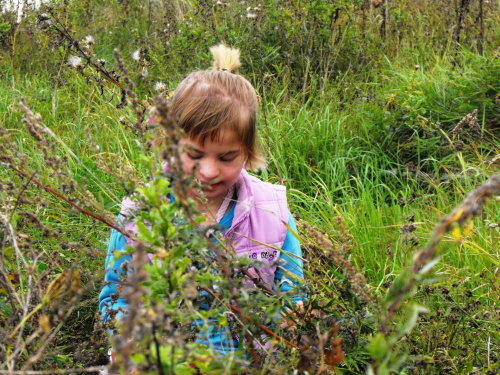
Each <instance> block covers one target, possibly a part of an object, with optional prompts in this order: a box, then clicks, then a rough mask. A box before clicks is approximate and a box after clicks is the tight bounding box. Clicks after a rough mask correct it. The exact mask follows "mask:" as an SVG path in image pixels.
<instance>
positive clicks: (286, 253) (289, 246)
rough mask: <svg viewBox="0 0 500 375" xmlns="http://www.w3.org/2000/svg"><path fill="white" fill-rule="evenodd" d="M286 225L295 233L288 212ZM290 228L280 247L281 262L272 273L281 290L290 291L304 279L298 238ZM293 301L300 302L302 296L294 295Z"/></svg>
mask: <svg viewBox="0 0 500 375" xmlns="http://www.w3.org/2000/svg"><path fill="white" fill-rule="evenodd" d="M288 226H289V227H290V229H291V230H292V231H293V232H295V233H297V225H296V224H295V220H294V219H293V216H292V214H291V213H290V212H289V213H288ZM290 229H289V230H288V231H287V233H286V237H285V242H284V243H283V247H282V248H281V250H282V252H281V260H282V261H283V262H281V263H282V264H280V266H278V268H277V269H276V274H275V275H274V280H275V282H276V283H277V284H278V285H279V286H280V288H281V291H282V292H288V291H290V290H291V289H293V288H294V287H295V286H296V285H297V283H300V281H301V280H303V279H304V271H303V264H302V249H301V248H300V242H299V240H298V239H297V238H296V237H295V236H294V235H293V234H292V232H290ZM292 274H293V275H295V276H297V277H298V278H297V277H294V276H293V275H292ZM293 301H294V303H297V302H300V301H302V297H301V296H294V297H293Z"/></svg>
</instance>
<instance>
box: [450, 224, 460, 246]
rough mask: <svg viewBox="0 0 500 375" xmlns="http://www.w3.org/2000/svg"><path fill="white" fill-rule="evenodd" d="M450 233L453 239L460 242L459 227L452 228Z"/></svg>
mask: <svg viewBox="0 0 500 375" xmlns="http://www.w3.org/2000/svg"><path fill="white" fill-rule="evenodd" d="M451 235H452V237H453V238H454V239H455V241H457V242H460V227H456V228H453V230H452V231H451Z"/></svg>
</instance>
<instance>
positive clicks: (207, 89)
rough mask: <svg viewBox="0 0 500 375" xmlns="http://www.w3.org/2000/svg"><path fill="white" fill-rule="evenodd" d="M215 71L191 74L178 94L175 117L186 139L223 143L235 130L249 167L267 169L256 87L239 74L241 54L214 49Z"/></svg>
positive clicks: (173, 109)
mask: <svg viewBox="0 0 500 375" xmlns="http://www.w3.org/2000/svg"><path fill="white" fill-rule="evenodd" d="M210 52H211V53H212V55H213V57H214V69H213V70H203V71H197V72H193V73H191V74H190V75H189V76H187V77H186V78H185V79H184V80H183V81H182V82H181V83H180V84H179V87H178V88H177V90H176V91H175V93H174V95H173V97H172V102H171V108H172V113H173V115H174V117H175V119H176V121H177V123H178V124H179V126H180V127H181V129H183V130H184V132H185V133H186V135H187V136H188V137H189V138H191V139H196V140H197V141H199V142H201V143H202V144H203V143H204V142H205V140H206V139H207V137H210V140H211V141H220V139H221V137H222V133H223V131H224V130H233V131H235V132H236V134H237V138H238V141H239V142H240V143H241V145H242V146H243V147H244V151H245V153H246V158H247V160H246V167H247V169H250V170H254V171H256V170H258V169H261V168H264V167H265V165H266V163H265V159H264V157H263V155H262V149H261V143H260V138H259V134H258V131H257V109H258V103H257V94H256V92H255V89H254V88H253V86H252V84H251V83H250V82H248V80H246V79H245V78H244V77H242V76H240V75H238V74H237V69H238V67H239V66H240V65H241V63H240V51H239V50H237V49H231V48H228V47H226V46H224V45H223V44H220V45H218V46H214V47H212V48H211V49H210Z"/></svg>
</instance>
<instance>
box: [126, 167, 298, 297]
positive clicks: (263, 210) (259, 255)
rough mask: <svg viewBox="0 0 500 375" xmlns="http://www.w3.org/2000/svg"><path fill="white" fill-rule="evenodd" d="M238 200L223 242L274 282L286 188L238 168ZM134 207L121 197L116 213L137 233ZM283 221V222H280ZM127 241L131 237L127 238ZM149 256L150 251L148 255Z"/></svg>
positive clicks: (283, 234) (285, 217) (285, 210)
mask: <svg viewBox="0 0 500 375" xmlns="http://www.w3.org/2000/svg"><path fill="white" fill-rule="evenodd" d="M235 187H236V190H237V192H238V200H237V202H236V207H235V208H234V218H233V222H232V225H231V228H229V229H228V230H227V231H226V233H225V235H224V238H225V239H227V240H228V241H227V246H229V247H232V248H234V250H235V252H236V254H237V255H239V256H246V257H248V258H250V259H253V260H255V266H254V268H252V269H250V270H249V271H250V274H254V275H255V272H258V273H259V275H260V277H261V278H262V280H263V281H264V282H265V283H266V284H268V285H269V286H270V287H272V285H273V284H274V274H275V272H276V262H275V261H277V260H278V259H279V256H280V250H281V248H282V247H283V243H284V242H285V238H286V234H287V227H286V226H285V224H286V223H288V217H289V213H288V206H287V200H286V188H285V187H284V186H280V185H273V184H271V183H268V182H264V181H261V180H259V179H258V178H257V177H254V176H251V175H249V174H248V172H247V171H246V170H244V169H243V170H242V171H241V174H240V176H239V177H238V180H237V181H236V184H235ZM136 207H137V203H136V201H135V200H132V199H130V198H129V197H126V198H124V199H123V202H122V207H121V211H120V214H121V216H122V218H123V220H124V222H125V230H126V231H128V232H130V233H131V234H132V235H133V236H136V235H137V226H136V225H135V223H134V222H133V221H134V220H133V219H134V218H133V217H132V216H131V214H133V210H134V209H135V208H136ZM284 223H285V224H284ZM126 241H127V244H128V245H131V246H132V245H133V244H134V241H133V240H131V239H129V238H127V239H126ZM149 257H150V259H151V258H152V255H151V254H150V255H149Z"/></svg>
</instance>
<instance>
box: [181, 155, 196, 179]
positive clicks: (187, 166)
mask: <svg viewBox="0 0 500 375" xmlns="http://www.w3.org/2000/svg"><path fill="white" fill-rule="evenodd" d="M181 162H182V169H183V170H184V173H185V174H186V175H190V174H191V173H192V172H193V168H194V162H193V160H191V159H190V158H189V157H188V156H187V155H186V154H185V153H183V154H181Z"/></svg>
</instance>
